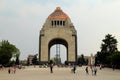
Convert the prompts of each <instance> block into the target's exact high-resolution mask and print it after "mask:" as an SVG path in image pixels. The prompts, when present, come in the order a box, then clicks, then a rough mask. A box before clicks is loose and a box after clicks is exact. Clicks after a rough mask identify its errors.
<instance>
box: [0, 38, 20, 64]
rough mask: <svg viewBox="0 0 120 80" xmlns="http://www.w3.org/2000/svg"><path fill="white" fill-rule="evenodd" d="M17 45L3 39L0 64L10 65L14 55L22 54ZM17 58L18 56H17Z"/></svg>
mask: <svg viewBox="0 0 120 80" xmlns="http://www.w3.org/2000/svg"><path fill="white" fill-rule="evenodd" d="M18 50H19V49H17V48H16V47H15V45H13V44H10V43H9V42H8V41H6V40H3V41H2V42H1V45H0V64H2V65H8V63H9V62H10V60H11V58H12V57H15V55H17V54H20V53H18ZM15 58H16V57H15Z"/></svg>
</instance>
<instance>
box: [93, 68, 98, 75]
mask: <svg viewBox="0 0 120 80" xmlns="http://www.w3.org/2000/svg"><path fill="white" fill-rule="evenodd" d="M94 75H97V68H96V66H95V67H94Z"/></svg>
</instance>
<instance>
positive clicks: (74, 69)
mask: <svg viewBox="0 0 120 80" xmlns="http://www.w3.org/2000/svg"><path fill="white" fill-rule="evenodd" d="M73 72H74V73H75V72H76V65H74V66H73Z"/></svg>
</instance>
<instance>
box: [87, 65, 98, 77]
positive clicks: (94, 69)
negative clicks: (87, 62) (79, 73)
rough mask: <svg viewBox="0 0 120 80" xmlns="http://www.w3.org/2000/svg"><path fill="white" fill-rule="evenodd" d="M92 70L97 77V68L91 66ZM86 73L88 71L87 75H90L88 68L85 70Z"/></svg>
mask: <svg viewBox="0 0 120 80" xmlns="http://www.w3.org/2000/svg"><path fill="white" fill-rule="evenodd" d="M90 69H91V73H92V75H97V68H96V66H91V67H90ZM85 71H86V74H89V70H88V66H87V67H86V68H85Z"/></svg>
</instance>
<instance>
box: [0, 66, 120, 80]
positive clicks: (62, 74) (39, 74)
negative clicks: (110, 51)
mask: <svg viewBox="0 0 120 80" xmlns="http://www.w3.org/2000/svg"><path fill="white" fill-rule="evenodd" d="M89 73H90V74H89V75H86V73H85V66H83V67H77V71H76V73H75V74H74V73H72V72H71V68H58V67H54V68H53V73H50V69H49V68H39V67H36V68H34V67H33V66H31V67H26V68H25V69H21V70H18V69H17V71H16V73H15V74H8V72H7V69H4V70H0V80H120V70H115V71H113V70H112V69H109V68H104V69H102V70H99V68H98V72H97V76H93V75H92V74H91V71H90V70H89Z"/></svg>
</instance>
